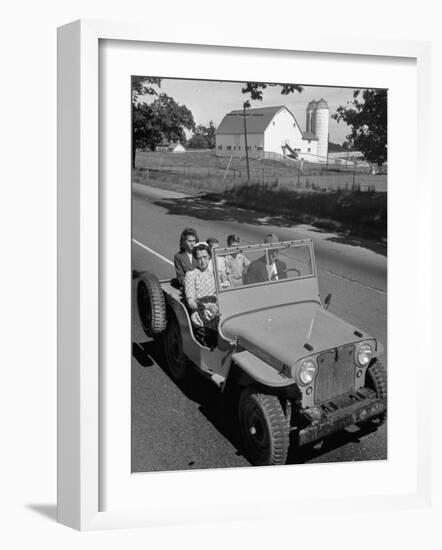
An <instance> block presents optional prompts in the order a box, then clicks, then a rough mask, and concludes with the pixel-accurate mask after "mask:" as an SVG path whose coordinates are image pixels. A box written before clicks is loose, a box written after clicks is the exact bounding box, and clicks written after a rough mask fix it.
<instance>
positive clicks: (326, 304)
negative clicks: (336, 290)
mask: <svg viewBox="0 0 442 550" xmlns="http://www.w3.org/2000/svg"><path fill="white" fill-rule="evenodd" d="M331 297H332V295H331V294H327V296H326V297H325V300H324V308H325V309H328V308H329V306H330V302H331Z"/></svg>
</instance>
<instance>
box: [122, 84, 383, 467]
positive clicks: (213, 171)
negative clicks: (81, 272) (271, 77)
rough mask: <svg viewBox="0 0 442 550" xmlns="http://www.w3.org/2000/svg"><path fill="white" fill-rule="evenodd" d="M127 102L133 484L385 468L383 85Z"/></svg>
mask: <svg viewBox="0 0 442 550" xmlns="http://www.w3.org/2000/svg"><path fill="white" fill-rule="evenodd" d="M131 92H132V97H131V101H132V159H131V161H132V166H131V172H132V298H133V299H132V355H133V356H132V411H131V415H132V449H131V453H132V454H131V456H132V471H133V472H152V471H170V470H188V469H205V468H232V467H240V466H249V467H250V466H268V465H284V464H305V463H324V462H350V461H368V460H386V459H387V458H388V453H387V374H386V372H387V361H386V357H387V355H386V350H387V90H386V89H373V88H366V89H360V88H350V87H346V88H342V87H341V88H339V87H330V86H327V87H320V86H309V85H305V84H298V83H296V84H292V83H268V82H224V81H203V80H184V79H170V78H162V77H156V76H143V75H141V76H138V75H137V76H133V77H132V82H131Z"/></svg>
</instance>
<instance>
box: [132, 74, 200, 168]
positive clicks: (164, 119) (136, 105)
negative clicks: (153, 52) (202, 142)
mask: <svg viewBox="0 0 442 550" xmlns="http://www.w3.org/2000/svg"><path fill="white" fill-rule="evenodd" d="M160 85H161V79H158V78H150V77H149V78H146V77H133V78H132V168H135V155H136V150H137V149H146V148H149V149H150V150H152V151H155V149H156V147H157V146H158V145H159V144H160V143H162V141H163V140H167V141H172V142H177V141H180V142H184V141H185V139H186V136H185V134H184V128H187V129H188V130H192V129H193V128H194V127H195V122H194V120H193V115H192V113H191V111H190V110H189V109H188V108H187V107H186V106H185V105H179V104H178V103H177V102H176V101H175V100H174V99H173V98H172V97H170V96H168V95H167V94H159V93H158V91H157V90H156V89H155V88H154V87H153V86H158V87H159V86H160ZM145 95H156V96H157V98H156V99H155V100H154V101H153V102H152V103H146V102H144V101H141V97H142V96H145Z"/></svg>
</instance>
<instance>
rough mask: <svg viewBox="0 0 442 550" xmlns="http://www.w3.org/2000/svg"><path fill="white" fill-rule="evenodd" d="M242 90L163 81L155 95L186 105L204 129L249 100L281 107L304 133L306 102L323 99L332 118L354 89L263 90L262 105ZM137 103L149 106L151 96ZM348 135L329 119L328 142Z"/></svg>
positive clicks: (198, 82)
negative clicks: (290, 92) (164, 95)
mask: <svg viewBox="0 0 442 550" xmlns="http://www.w3.org/2000/svg"><path fill="white" fill-rule="evenodd" d="M301 85H302V84H301ZM243 86H244V83H243V82H222V81H210V80H182V79H175V78H174V79H171V78H164V79H162V81H161V89H160V90H158V91H160V92H163V93H166V94H167V95H169V96H171V97H173V98H174V99H175V101H176V102H177V103H179V104H180V105H186V107H187V108H188V109H190V110H191V111H192V114H193V118H194V120H195V124H197V125H198V124H203V125H204V126H208V124H209V121H211V120H212V121H213V123H214V124H215V126H216V127H217V126H218V125H219V123H220V122H221V120H222V118H223V117H224V115H225V114H226V113H228V112H230V111H232V110H233V109H241V108H242V104H243V102H244V101H245V100H246V99H249V101H250V104H251V107H269V106H272V105H285V106H286V107H287V108H288V109H289V110H290V111H291V112H292V113H293V114H294V116H295V118H296V120H297V122H298V124H299V126H300V127H301V129H302V130H305V118H306V116H305V113H306V108H307V104H308V103H309V101H311V100H312V99H316V100H318V99H321V98H323V99H325V100H326V101H327V103H328V106H329V108H330V115H332V114H333V113H335V112H336V109H337V107H339V105H346V104H347V102H348V101H351V100H352V99H353V91H354V88H335V87H321V86H303V88H304V90H303V92H301V93H298V92H294V93H292V94H289V95H281V88H280V87H279V86H275V87H270V88H266V89H265V90H264V93H263V100H262V101H251V100H250V95H249V94H242V93H241V88H242V87H243ZM140 99H142V100H145V101H146V103H150V102H151V101H153V99H154V96H145V97H144V98H140ZM349 133H350V131H349V127H348V126H347V125H346V124H345V123H344V122H340V123H337V122H336V121H335V120H334V119H332V118H331V116H330V123H329V135H330V141H332V142H334V143H340V144H341V143H342V142H343V141H344V140H345V137H346V136H347V134H349Z"/></svg>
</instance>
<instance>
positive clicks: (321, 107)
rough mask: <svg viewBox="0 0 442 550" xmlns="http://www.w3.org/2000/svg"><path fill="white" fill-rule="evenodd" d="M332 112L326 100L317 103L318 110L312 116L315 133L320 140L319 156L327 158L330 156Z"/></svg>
mask: <svg viewBox="0 0 442 550" xmlns="http://www.w3.org/2000/svg"><path fill="white" fill-rule="evenodd" d="M329 118H330V111H329V108H328V104H327V102H326V101H325V99H322V98H321V99H320V100H319V101H317V102H316V108H315V111H314V113H313V115H312V122H313V126H312V129H313V133H314V134H315V135H316V137H317V138H318V156H319V157H324V158H326V157H327V154H328V122H329Z"/></svg>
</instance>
